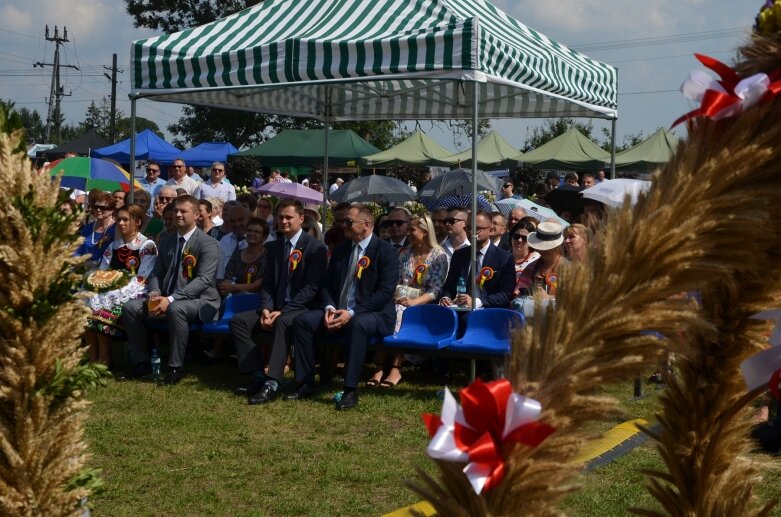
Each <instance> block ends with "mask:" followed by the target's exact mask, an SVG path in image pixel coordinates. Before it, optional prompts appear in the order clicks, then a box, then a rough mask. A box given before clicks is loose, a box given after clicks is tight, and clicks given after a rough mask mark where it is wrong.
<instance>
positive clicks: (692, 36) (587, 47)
mask: <svg viewBox="0 0 781 517" xmlns="http://www.w3.org/2000/svg"><path fill="white" fill-rule="evenodd" d="M748 30H749V28H748V27H732V28H728V29H719V30H712V31H704V32H689V33H684V34H674V35H667V36H651V37H647V38H634V39H625V40H614V41H605V42H601V43H584V44H581V45H569V47H570V48H572V49H575V50H577V51H578V52H593V51H597V50H616V49H626V48H633V47H654V46H658V45H671V44H674V43H686V42H690V41H702V40H708V39H720V38H733V37H735V36H742V35H745V34H747V31H748Z"/></svg>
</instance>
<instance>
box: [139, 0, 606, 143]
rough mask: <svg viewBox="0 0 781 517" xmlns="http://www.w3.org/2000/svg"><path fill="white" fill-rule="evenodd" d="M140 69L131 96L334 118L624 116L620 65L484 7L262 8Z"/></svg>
mask: <svg viewBox="0 0 781 517" xmlns="http://www.w3.org/2000/svg"><path fill="white" fill-rule="evenodd" d="M130 60H131V63H130V65H131V66H130V77H131V80H132V86H131V95H132V97H133V99H136V98H142V97H147V98H153V99H157V100H161V101H168V102H176V103H187V104H196V105H202V106H212V107H221V108H227V109H237V110H248V111H258V112H264V113H277V114H282V115H291V116H297V117H312V118H317V119H319V120H328V121H338V120H371V119H373V120H393V119H402V120H403V119H409V118H414V119H418V120H420V119H468V118H470V117H471V116H472V114H473V107H474V108H476V109H477V116H478V117H480V118H505V117H548V116H552V115H555V116H559V117H601V118H608V119H613V118H615V117H616V116H617V97H616V90H617V83H618V71H617V69H616V68H615V67H613V66H610V65H608V64H605V63H600V62H599V61H595V60H593V59H590V58H588V57H587V56H585V55H583V54H579V53H578V52H575V51H574V50H572V49H569V48H567V47H566V46H564V45H562V44H560V43H558V42H556V41H553V40H551V39H549V38H547V37H546V36H544V35H543V34H540V33H539V32H537V31H535V30H533V29H531V28H529V27H526V26H525V25H524V24H522V23H520V22H519V21H517V20H516V19H514V18H513V17H511V16H508V15H507V14H506V13H504V12H502V11H501V10H500V9H498V8H497V7H496V6H494V5H493V4H491V3H490V2H488V1H485V0H448V1H447V2H440V1H437V0H419V1H416V2H408V1H405V0H374V1H372V2H367V1H366V0H300V1H297V2H290V1H287V0H266V1H264V2H259V3H257V5H254V6H252V7H250V8H248V9H245V10H243V11H240V12H238V13H235V14H232V15H230V16H227V17H225V18H223V19H221V20H217V21H214V22H211V23H207V24H205V25H202V26H199V27H192V28H187V29H184V30H182V31H181V32H177V33H174V34H165V35H160V36H155V37H151V38H147V39H143V40H138V41H134V42H133V44H132V47H131V50H130ZM473 86H474V87H477V89H478V92H477V95H474V93H473V88H472V87H473ZM475 99H477V101H476V103H477V104H475ZM366 154H372V153H366Z"/></svg>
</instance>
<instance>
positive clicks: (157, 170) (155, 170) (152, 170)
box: [146, 167, 160, 173]
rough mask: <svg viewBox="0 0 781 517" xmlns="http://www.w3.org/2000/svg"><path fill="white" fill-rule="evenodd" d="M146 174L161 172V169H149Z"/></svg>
mask: <svg viewBox="0 0 781 517" xmlns="http://www.w3.org/2000/svg"><path fill="white" fill-rule="evenodd" d="M146 172H152V173H155V172H160V169H150V168H148V167H147V169H146Z"/></svg>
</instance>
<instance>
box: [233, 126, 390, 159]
mask: <svg viewBox="0 0 781 517" xmlns="http://www.w3.org/2000/svg"><path fill="white" fill-rule="evenodd" d="M328 138H329V142H328V144H329V145H328V147H329V149H328V155H329V157H328V161H329V164H330V166H343V165H348V162H355V161H356V160H358V159H359V158H360V157H361V156H365V155H367V154H373V153H376V152H378V151H379V149H377V148H376V147H374V146H373V145H372V144H370V143H369V142H367V141H366V140H364V139H363V138H361V137H360V136H358V134H357V133H356V132H355V131H352V130H349V129H343V130H334V131H329V133H328ZM324 150H325V130H323V129H291V130H288V131H282V132H281V133H279V134H278V135H276V136H275V137H273V138H271V139H269V140H267V141H265V142H263V143H262V144H260V145H257V146H255V147H253V148H252V149H247V150H246V151H241V152H238V153H234V154H231V155H230V156H232V157H240V156H254V157H256V158H260V160H261V163H262V164H263V165H264V166H268V167H278V166H279V167H282V166H288V165H289V166H301V165H317V164H321V163H323V152H324Z"/></svg>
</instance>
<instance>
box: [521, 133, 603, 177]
mask: <svg viewBox="0 0 781 517" xmlns="http://www.w3.org/2000/svg"><path fill="white" fill-rule="evenodd" d="M515 159H516V160H518V161H521V162H523V163H529V164H532V165H537V166H539V167H543V168H546V169H561V170H599V169H602V168H604V167H605V165H606V163H609V162H610V153H609V152H607V151H605V150H604V149H602V148H601V147H599V146H598V145H597V144H595V143H594V142H592V141H591V140H589V139H588V138H586V136H585V135H584V134H583V133H581V132H580V131H578V130H577V129H575V128H570V129H568V130H567V131H566V132H565V133H563V134H561V135H559V136H557V137H556V138H554V139H553V140H551V141H549V142H546V143H544V144H543V145H541V146H539V147H538V148H537V149H534V150H532V151H529V152H528V153H522V154H520V155H517V156H515Z"/></svg>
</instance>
